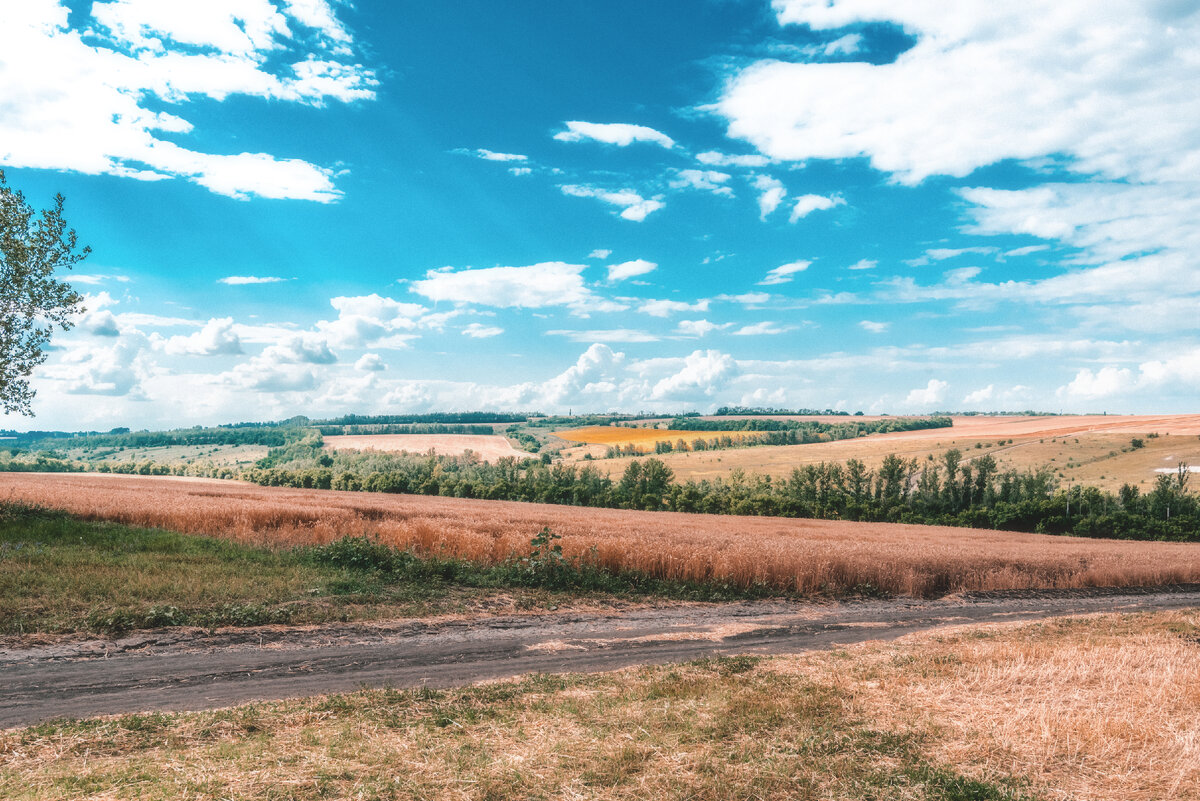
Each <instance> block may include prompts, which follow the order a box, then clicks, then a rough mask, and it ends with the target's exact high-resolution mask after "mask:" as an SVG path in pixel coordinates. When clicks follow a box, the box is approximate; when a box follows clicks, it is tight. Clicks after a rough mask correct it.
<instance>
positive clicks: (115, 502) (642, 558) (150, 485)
mask: <svg viewBox="0 0 1200 801" xmlns="http://www.w3.org/2000/svg"><path fill="white" fill-rule="evenodd" d="M0 498H2V499H7V500H20V501H25V502H29V503H37V504H43V505H45V506H48V507H51V508H56V509H63V510H66V511H68V512H70V513H72V514H75V515H78V516H80V517H82V518H85V519H93V520H107V521H112V522H119V523H125V524H130V525H136V526H148V527H159V528H165V529H170V530H174V531H180V532H184V533H198V534H210V535H215V536H220V537H227V538H230V539H234V540H236V541H239V542H242V543H246V544H253V545H268V546H292V545H306V544H319V543H328V542H331V541H333V540H336V539H338V538H340V537H343V536H346V535H363V534H366V535H369V536H371V537H376V538H378V540H379V541H380V542H382V543H385V544H389V545H394V546H397V547H401V548H411V549H415V550H417V551H418V552H421V553H425V554H432V555H440V556H452V557H458V558H463V559H468V560H473V561H476V562H480V563H483V564H494V563H497V562H501V561H503V560H505V559H507V558H508V557H510V556H512V555H514V554H515V555H524V554H527V553H528V552H529V541H530V539H531V538H532V537H533V536H534V535H536V534H537V533H538V532H539V531H540V530H541V529H542V528H543V527H549V528H550V529H551V530H552V531H553V532H554V533H556V534H559V535H561V536H562V541H561V543H562V547H563V551H564V553H565V554H566V556H568V557H573V558H575V557H577V558H580V559H583V560H585V561H587V562H589V563H593V564H595V565H597V566H600V567H603V568H606V569H611V570H634V571H640V572H641V573H643V574H646V575H649V576H652V577H655V578H658V579H665V580H677V581H695V582H718V583H719V582H728V583H732V584H735V585H737V586H740V587H753V586H760V585H761V586H765V587H772V588H777V589H778V590H781V591H790V592H798V593H805V594H808V593H844V592H851V591H866V592H878V593H890V594H896V595H907V596H914V597H926V596H933V595H940V594H945V593H954V592H961V591H972V590H994V589H1012V588H1049V587H1089V586H1130V585H1158V584H1173V583H1188V582H1198V581H1200V545H1197V544H1186V543H1158V542H1126V541H1111V540H1085V539H1076V538H1069V537H1054V536H1045V535H1036V534H1019V533H1012V532H1003V531H987V530H966V529H955V528H943V527H936V526H905V525H890V524H858V523H849V522H842V521H826V520H789V519H780V518H760V517H726V516H721V517H716V516H706V515H688V514H676V513H648V512H630V511H618V510H609V509H581V508H575V507H564V506H546V505H539V504H522V503H510V502H501V501H477V500H463V499H450V498H439V497H424V496H397V495H368V494H363V493H351V492H331V491H317V490H293V489H283V488H267V487H258V486H253V485H248V484H237V483H232V482H215V481H208V482H201V481H187V480H173V481H172V480H163V479H156V478H150V477H142V476H115V475H113V476H97V475H63V474H0Z"/></svg>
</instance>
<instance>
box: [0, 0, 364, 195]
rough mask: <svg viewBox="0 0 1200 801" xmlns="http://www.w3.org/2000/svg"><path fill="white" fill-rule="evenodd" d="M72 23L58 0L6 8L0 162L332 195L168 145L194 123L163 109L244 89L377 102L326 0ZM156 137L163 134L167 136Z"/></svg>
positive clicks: (283, 166) (194, 8)
mask: <svg viewBox="0 0 1200 801" xmlns="http://www.w3.org/2000/svg"><path fill="white" fill-rule="evenodd" d="M78 13H79V14H80V16H81V17H83V18H82V19H81V20H80V22H81V23H82V27H81V28H79V29H76V28H72V27H71V26H70V25H69V22H68V9H67V7H66V5H64V4H63V3H60V2H57V1H56V0H28V1H27V2H20V3H8V4H6V5H5V7H4V10H3V12H2V14H3V20H2V24H0V97H4V98H5V100H6V105H5V110H4V113H3V114H0V164H4V165H9V166H15V167H31V168H42V169H56V170H72V171H77V172H83V173H89V174H109V175H118V176H126V177H132V178H137V179H140V180H163V179H167V178H172V177H184V178H187V179H188V180H191V181H193V182H195V183H197V184H199V185H201V186H204V187H206V188H207V189H209V190H211V191H213V192H217V193H219V194H223V195H228V196H230V197H235V198H246V197H249V196H250V195H259V196H262V197H270V198H295V199H306V200H315V201H319V202H330V201H333V200H336V199H337V198H338V197H339V196H340V192H339V191H338V190H337V189H336V187H335V186H334V184H333V177H334V173H333V170H331V169H329V168H326V167H322V166H319V165H315V164H311V163H309V162H306V161H302V160H299V159H289V158H278V157H276V156H273V155H270V154H267V153H253V152H244V153H234V154H218V153H208V152H202V151H199V150H190V149H188V148H187V147H184V146H182V145H180V144H177V142H176V141H175V140H176V138H177V137H178V135H180V134H188V133H189V132H191V130H192V124H191V123H190V122H188V121H187V120H186V119H184V118H182V117H180V116H177V115H175V114H173V113H171V112H169V111H165V110H161V109H162V108H163V106H181V105H183V104H186V103H187V102H188V101H189V100H191V99H192V98H193V97H196V96H203V97H207V98H211V99H213V100H217V101H220V100H224V99H225V98H227V97H229V96H231V95H246V96H253V97H260V98H267V99H272V100H279V101H285V102H298V103H305V104H308V105H314V106H319V105H322V104H323V103H325V102H326V101H329V100H336V101H339V102H353V101H356V100H364V99H369V98H372V97H374V87H375V85H376V80H375V78H374V75H373V74H372V72H371V71H370V70H368V69H365V68H363V67H362V66H361V65H359V64H357V63H354V62H353V60H352V53H351V48H350V45H351V39H350V36H349V34H348V33H347V32H346V30H345V28H344V27H342V26H341V25H340V24H339V23H338V22H337V20H336V17H335V15H334V13H333V10H332V8H331V7H330V6H329V5H328V3H327V2H325V0H288V2H285V3H284V5H283V6H282V7H279V6H277V5H276V4H274V3H272V2H269V0H211V2H204V3H193V2H186V0H110V2H103V3H101V2H97V3H94V4H92V6H91V15H90V18H87V17H86V16H84V15H83V12H78ZM163 134H167V135H170V138H166V137H164V136H163Z"/></svg>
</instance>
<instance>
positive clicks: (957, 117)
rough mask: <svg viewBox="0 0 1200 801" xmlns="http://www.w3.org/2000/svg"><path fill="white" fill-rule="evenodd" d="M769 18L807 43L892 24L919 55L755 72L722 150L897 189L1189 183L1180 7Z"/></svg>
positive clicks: (849, 12)
mask: <svg viewBox="0 0 1200 801" xmlns="http://www.w3.org/2000/svg"><path fill="white" fill-rule="evenodd" d="M775 9H776V11H777V13H778V16H779V20H780V22H781V23H782V24H796V25H807V26H809V27H811V28H813V29H814V30H836V29H840V28H843V27H846V26H852V25H861V24H868V23H878V22H887V23H892V24H894V25H897V26H899V27H903V28H904V30H905V31H906V32H907V33H909V34H911V35H912V36H914V37H915V39H916V44H915V45H914V47H913V48H912V49H911V50H909V51H908V52H906V53H904V54H902V55H901V56H900V57H899V58H898V59H897V60H896V61H895V62H893V63H890V64H868V63H861V62H860V63H837V64H812V63H785V62H780V61H763V62H760V63H758V64H755V65H753V66H751V67H749V68H747V69H745V70H743V71H742V72H741V73H739V74H738V75H736V76H735V77H734V78H733V79H732V80H731V81H730V83H729V85H728V86H727V87H726V88H725V91H724V94H723V96H722V97H721V99H720V100H719V101H718V103H717V104H716V106H715V108H716V110H717V112H718V113H719V114H721V115H722V116H724V117H725V118H726V119H727V120H728V122H729V134H730V135H731V136H733V137H736V138H742V139H746V140H748V141H750V142H751V143H753V144H754V145H755V146H756V147H758V149H759V150H760V151H761V152H763V153H764V154H766V155H768V156H771V157H773V158H776V159H783V160H803V159H810V158H823V159H845V158H856V157H860V156H865V157H866V158H868V159H869V160H870V162H871V164H872V166H874V167H875V168H876V169H879V170H882V171H884V172H888V173H892V174H893V175H895V176H896V178H897V179H898V180H900V181H902V182H904V183H910V184H911V183H917V182H919V181H921V180H922V179H924V178H925V177H927V176H929V175H935V174H942V175H952V176H960V177H961V176H964V175H967V174H968V173H970V172H971V171H973V170H974V169H976V168H978V167H981V166H984V165H987V164H992V163H995V162H998V161H1001V160H1004V159H1019V160H1033V159H1038V158H1042V157H1045V156H1048V155H1054V154H1065V155H1067V156H1068V157H1070V158H1071V159H1073V161H1071V162H1070V164H1069V165H1068V166H1070V167H1072V168H1074V169H1078V170H1079V171H1080V172H1081V173H1084V174H1091V173H1098V174H1102V175H1108V176H1112V177H1123V178H1135V179H1138V180H1147V179H1154V180H1158V179H1162V180H1170V179H1171V178H1172V177H1173V176H1178V175H1181V174H1189V173H1191V172H1194V167H1195V161H1194V159H1195V156H1194V153H1195V147H1196V133H1197V130H1198V129H1200V96H1198V95H1197V93H1196V92H1195V91H1194V86H1195V85H1196V83H1197V80H1198V79H1200V60H1197V59H1195V58H1194V57H1191V56H1189V53H1191V52H1193V51H1192V47H1193V43H1194V42H1195V41H1196V38H1197V34H1198V33H1200V17H1198V16H1197V15H1196V14H1194V13H1192V9H1191V8H1190V6H1188V5H1187V4H1184V3H1165V2H1164V3H1145V2H1139V0H1114V2H1111V3H1108V4H1106V5H1105V6H1104V8H1103V10H1102V11H1098V10H1097V7H1096V6H1095V4H1094V3H1092V2H1089V1H1088V0H1034V1H1033V2H1031V3H1023V4H1020V5H1019V6H1018V5H1012V4H1006V3H995V2H991V0H960V2H956V3H953V4H943V3H883V2H879V0H839V1H838V2H813V0H776V2H775ZM1147 120H1170V121H1172V124H1171V125H1168V126H1165V127H1164V126H1161V125H1147V124H1146V121H1147ZM1181 156H1183V159H1182V160H1181ZM1187 163H1191V165H1192V167H1193V169H1192V170H1186V169H1184V167H1185V164H1187Z"/></svg>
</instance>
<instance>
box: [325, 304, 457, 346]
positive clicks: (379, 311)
mask: <svg viewBox="0 0 1200 801" xmlns="http://www.w3.org/2000/svg"><path fill="white" fill-rule="evenodd" d="M329 305H331V306H332V307H333V308H334V309H336V310H337V313H338V317H337V319H336V320H321V321H319V322H318V323H317V324H316V329H317V331H318V332H319V333H320V335H321V336H322V337H324V339H325V340H326V341H328V342H329V343H331V344H333V345H334V346H336V347H341V348H360V347H364V346H367V345H371V346H373V347H379V348H393V349H403V348H406V347H408V343H409V342H410V341H411V340H412V339H414V338H416V335H415V334H410V333H404V332H411V331H413V330H415V329H416V328H417V327H418V326H420V325H422V324H425V323H426V321H429V323H431V325H429V327H435V328H436V327H439V326H440V325H441V323H442V322H443V321H442V320H440V319H434V320H430V318H431V317H435V315H429V314H427V312H428V309H426V308H425V307H424V306H422V305H421V304H419V303H404V302H402V301H398V300H394V299H393V298H387V297H383V296H381V295H379V294H376V293H372V294H370V295H356V296H338V297H335V298H330V300H329Z"/></svg>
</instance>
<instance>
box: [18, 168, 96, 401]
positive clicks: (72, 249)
mask: <svg viewBox="0 0 1200 801" xmlns="http://www.w3.org/2000/svg"><path fill="white" fill-rule="evenodd" d="M63 202H64V201H63V196H62V195H55V196H54V205H53V206H51V207H50V208H48V209H45V210H43V211H41V212H37V211H35V210H34V208H33V207H32V206H30V205H29V203H28V202H27V201H26V200H25V196H24V195H23V194H21V193H20V192H17V191H15V190H13V189H11V188H10V187H9V185H8V183H7V181H6V180H5V178H4V173H3V172H2V171H0V312H2V314H0V409H2V410H3V411H4V412H5V413H6V414H9V413H13V412H16V413H19V414H27V415H31V414H32V413H33V410H32V407H31V405H30V404H31V402H32V400H33V397H34V394H35V392H34V390H33V389H32V388H31V387H30V386H29V375H30V374H31V373H32V372H33V369H34V368H35V367H37V366H38V365H39V364H41V363H42V362H44V361H45V360H46V350H45V348H46V344H47V343H48V342H49V341H50V334H51V333H52V332H53V331H54V329H55V328H60V329H62V330H64V331H65V330H66V329H68V328H70V327H71V325H72V320H71V317H72V316H73V315H74V314H76V313H77V312H79V311H80V310H81V308H82V305H83V298H82V296H80V295H79V293H77V292H76V291H75V290H74V289H72V288H71V285H70V284H68V283H66V282H65V281H61V280H59V279H58V278H55V272H56V271H58V270H60V269H64V268H65V269H68V270H69V269H71V268H72V267H74V266H75V265H76V264H78V263H79V262H80V261H82V260H83V259H84V258H85V257H86V256H87V255H88V253H89V252H91V249H90V248H86V247H85V248H83V249H82V250H77V243H76V238H75V232H74V231H73V230H71V229H69V228H68V227H67V223H66V220H65V219H64V217H63Z"/></svg>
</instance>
